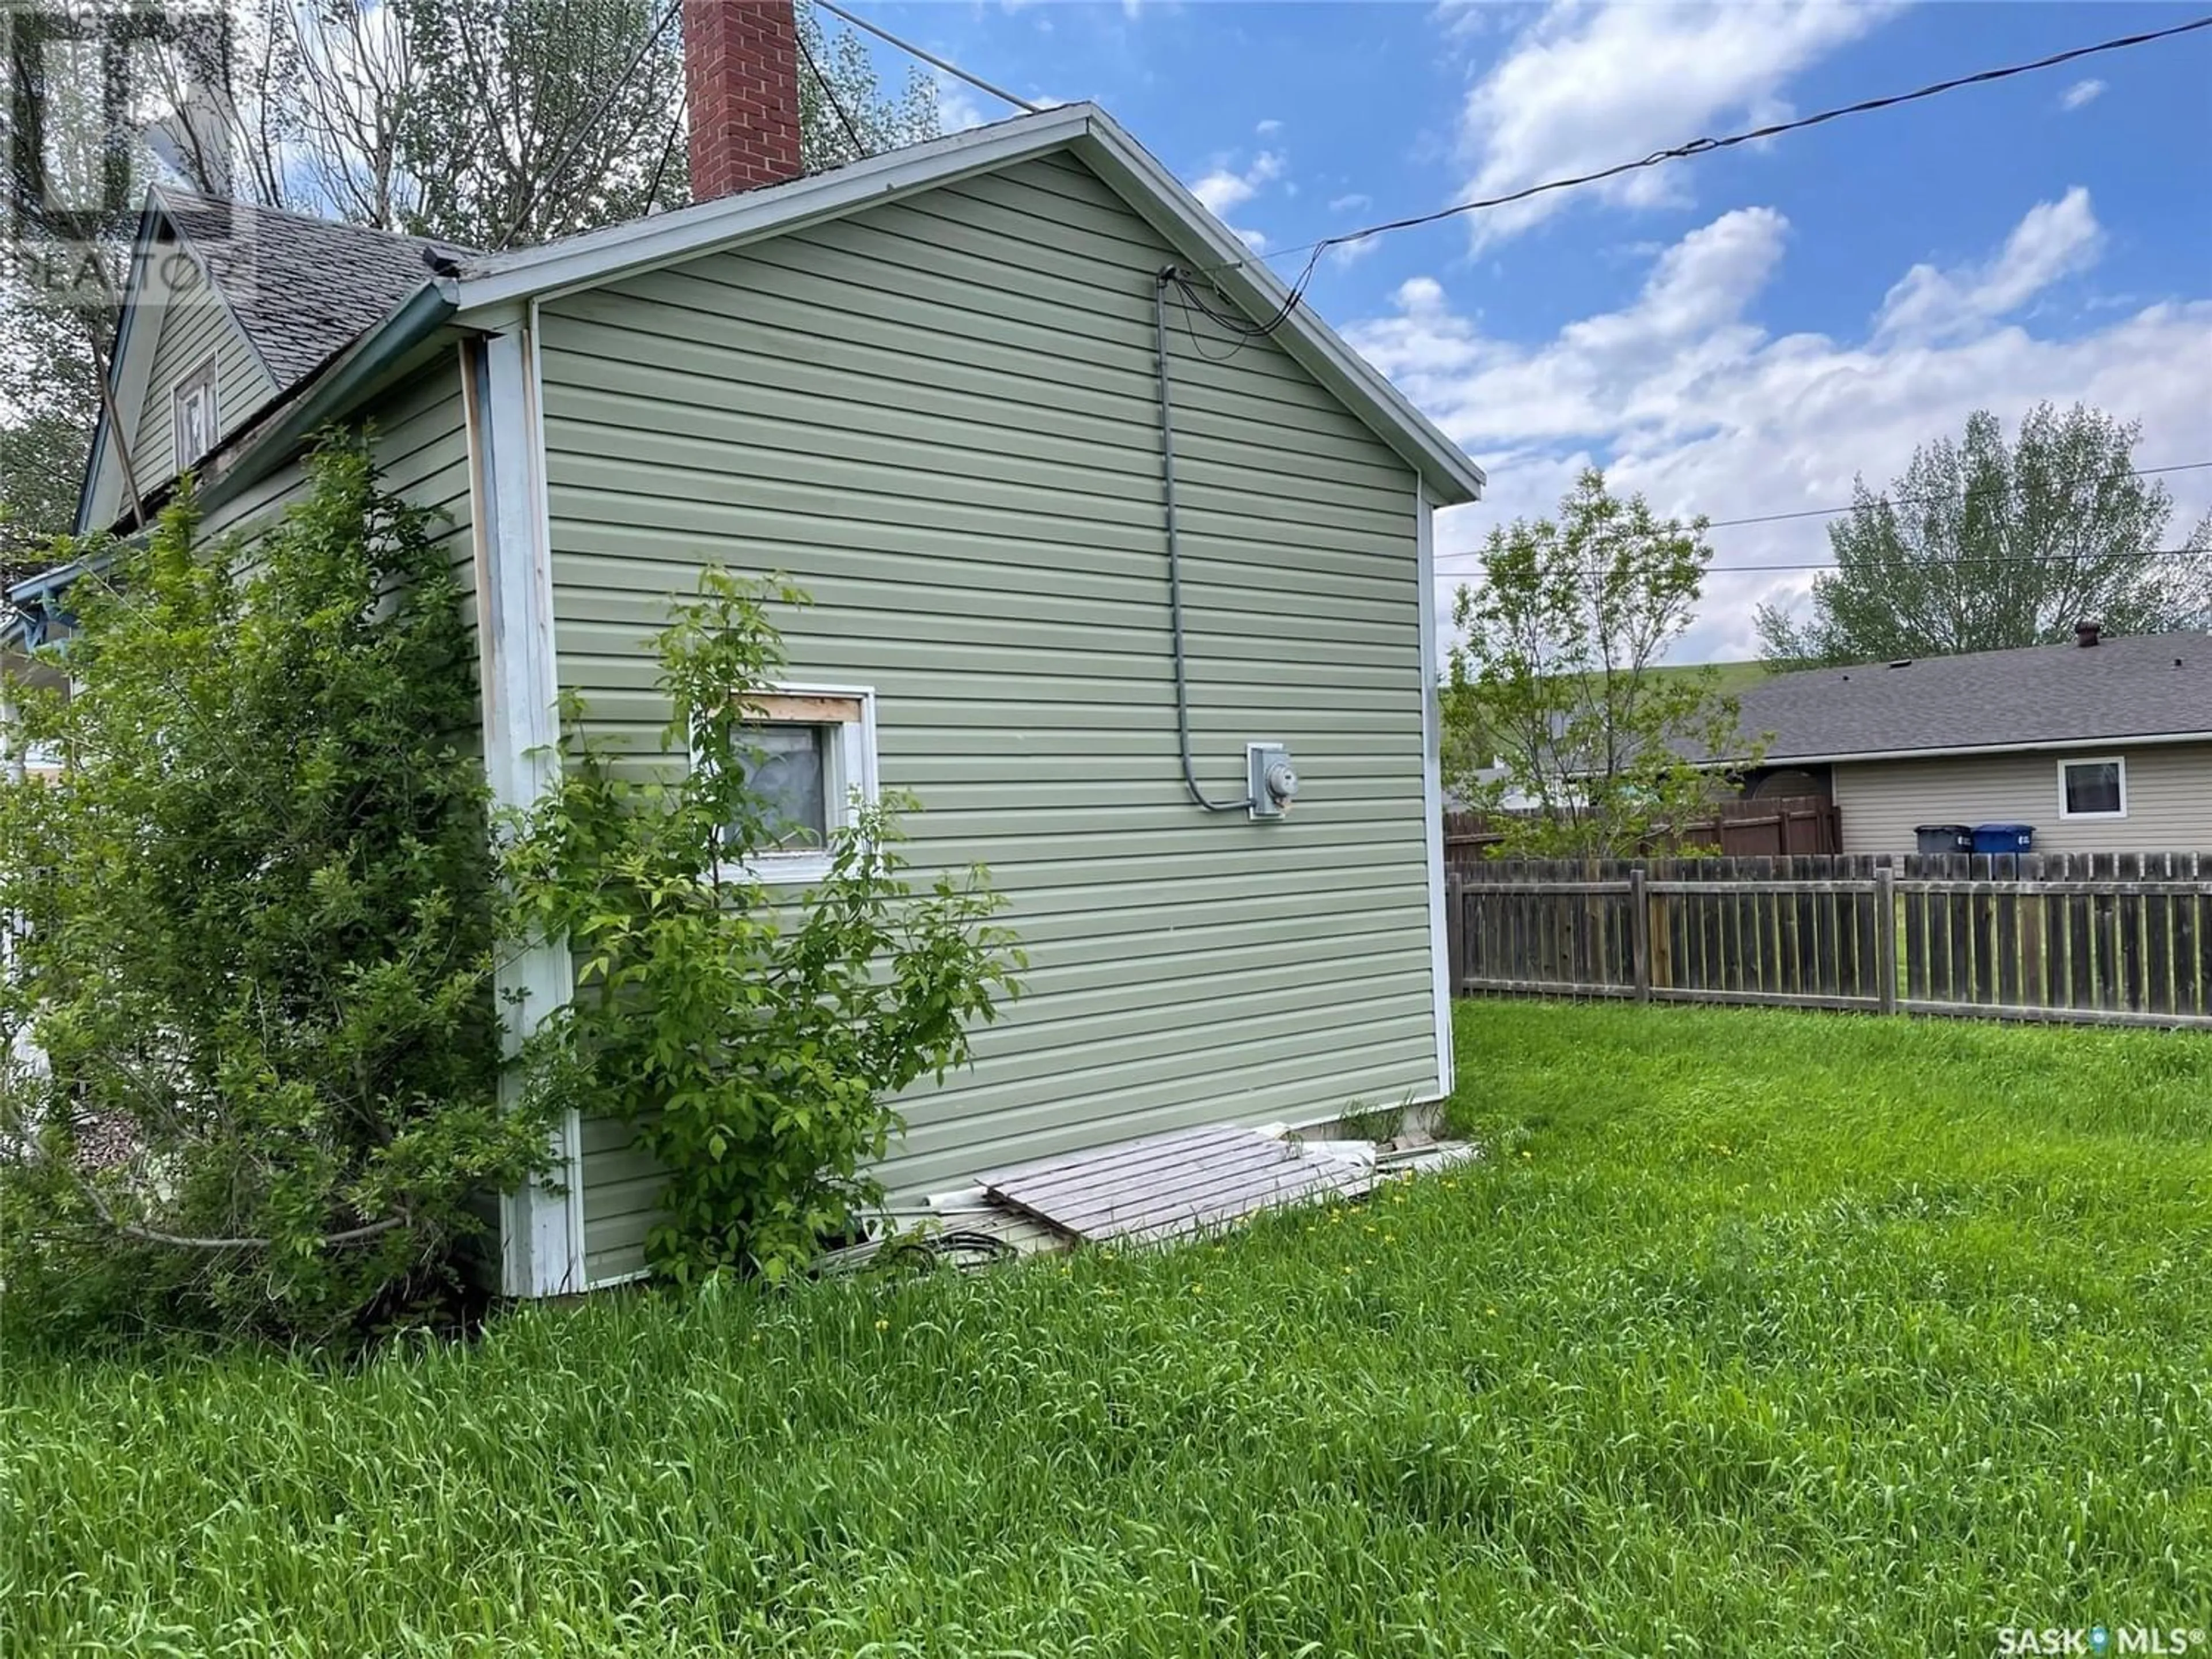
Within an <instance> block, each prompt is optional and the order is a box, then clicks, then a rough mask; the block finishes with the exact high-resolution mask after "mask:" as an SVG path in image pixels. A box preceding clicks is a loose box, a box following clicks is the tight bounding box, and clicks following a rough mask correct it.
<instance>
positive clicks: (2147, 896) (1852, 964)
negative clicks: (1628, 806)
mask: <svg viewBox="0 0 2212 1659" xmlns="http://www.w3.org/2000/svg"><path fill="white" fill-rule="evenodd" d="M1446 915H1447V919H1448V921H1449V929H1450V934H1451V939H1450V948H1451V963H1452V975H1453V983H1454V986H1455V988H1456V990H1457V991H1458V993H1459V994H1461V995H1462V996H1466V995H1477V994H1503V995H1523V996H1565V997H1623V998H1633V999H1635V1000H1639V1001H1661V1002H1724V1003H1743V1004H1762V1003H1765V1004H1777V1005H1781V1006H1790V1007H1803V1008H1850V1009H1861V1010H1865V1011H1869V1012H1903V1013H1917V1014H1936V1015H1946V1016H1951V1017H1956V1018H1976V1019H2035V1020H2073V1021H2081V1022H2085V1023H2090V1024H2116V1025H2169V1026H2201V1027H2206V1028H2212V854H2194V853H2185V854H2021V855H2017V856H2015V855H2004V856H1999V857H1990V856H1983V855H1974V854H1949V855H1944V856H1942V857H1921V856H1917V855H1916V856H1908V857H1904V858H1898V859H1891V858H1888V857H1887V856H1872V855H1859V856H1850V855H1835V856H1827V857H1815V856H1804V857H1798V858H1771V859H1770V858H1754V859H1726V858H1723V859H1661V860H1638V861H1635V862H1633V863H1629V862H1615V861H1602V860H1601V861H1591V862H1580V861H1572V862H1571V861H1564V860H1497V861H1495V862H1492V863H1487V864H1481V865H1474V866H1460V867H1458V868H1455V870H1453V871H1452V872H1451V873H1450V875H1449V894H1448V899H1447V908H1446Z"/></svg>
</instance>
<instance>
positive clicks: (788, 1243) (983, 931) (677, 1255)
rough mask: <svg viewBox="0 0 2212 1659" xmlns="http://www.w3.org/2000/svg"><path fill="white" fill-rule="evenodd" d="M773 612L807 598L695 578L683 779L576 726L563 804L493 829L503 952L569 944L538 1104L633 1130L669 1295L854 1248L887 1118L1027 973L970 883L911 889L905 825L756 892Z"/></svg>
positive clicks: (988, 898)
mask: <svg viewBox="0 0 2212 1659" xmlns="http://www.w3.org/2000/svg"><path fill="white" fill-rule="evenodd" d="M769 599H778V600H781V601H782V602H784V603H801V602H803V599H804V596H803V595H801V594H799V593H798V592H794V591H793V590H790V589H780V588H773V587H770V586H767V585H763V584H757V583H752V582H746V581H741V580H738V579H737V578H735V577H732V576H731V575H729V574H727V573H726V572H722V571H719V570H710V571H708V573H706V574H705V576H704V577H703V578H702V583H701V590H700V598H699V599H697V600H696V601H695V602H693V603H691V604H689V605H684V606H682V607H680V608H679V609H678V611H677V613H676V616H675V619H674V620H673V621H672V622H671V623H670V625H669V626H668V628H667V629H665V630H664V631H663V632H662V633H661V634H660V635H659V640H658V644H659V652H660V664H661V673H660V684H661V687H662V690H664V691H665V693H666V694H667V696H668V698H669V702H670V704H671V709H672V714H671V719H670V722H669V726H668V729H667V731H666V732H665V734H664V737H663V745H664V747H665V749H667V750H669V751H670V752H671V753H684V752H685V751H687V750H688V751H689V752H690V754H691V755H692V757H693V763H692V764H690V766H688V767H685V768H684V769H681V770H680V771H679V772H678V773H677V774H676V775H673V776H664V777H639V776H636V775H633V773H632V772H631V771H630V770H629V769H628V768H626V767H623V766H620V765H618V764H617V763H616V762H615V760H614V759H613V758H612V757H608V756H606V755H603V754H600V753H599V752H597V751H595V750H592V749H589V748H587V747H586V746H584V745H582V744H580V742H579V741H578V740H577V738H575V736H574V725H575V723H576V720H578V719H580V717H581V715H582V714H583V712H584V711H583V710H582V709H581V708H579V707H573V706H572V708H570V710H569V711H568V712H569V714H570V720H569V722H568V724H569V726H570V728H571V729H570V732H569V734H568V735H567V736H566V737H564V738H563V740H562V756H563V758H564V766H563V769H562V780H561V782H560V783H559V785H558V786H557V787H556V789H555V790H554V791H553V792H552V793H550V794H548V795H547V796H546V797H544V799H543V800H541V801H540V802H539V803H538V805H537V806H536V807H535V808H533V809H532V811H530V812H528V813H527V814H526V815H523V816H522V817H520V818H518V819H517V820H516V821H515V822H513V823H511V824H510V825H509V826H508V829H509V832H510V839H509V842H508V844H507V853H506V868H507V878H508V882H509V884H510V887H511V890H512V892H513V911H514V915H515V917H516V925H515V932H516V933H517V935H518V937H523V938H532V937H534V938H555V939H565V940H566V941H567V945H568V951H569V953H570V955H571V956H572V957H574V961H575V963H576V964H577V982H578V986H579V990H578V993H577V995H576V997H575V999H574V1001H572V1002H570V1003H568V1004H567V1005H565V1006H562V1008H560V1009H558V1010H556V1011H555V1012H554V1013H553V1014H552V1016H551V1017H550V1019H549V1020H548V1021H547V1023H546V1024H544V1025H543V1026H542V1027H541V1028H540V1029H539V1030H538V1032H537V1033H536V1034H535V1035H534V1036H532V1039H531V1041H530V1042H529V1043H528V1045H527V1047H526V1053H525V1063H526V1079H527V1087H528V1094H529V1097H530V1098H531V1100H532V1101H533V1102H534V1103H537V1105H538V1108H539V1109H555V1110H558V1109H566V1108H569V1107H574V1108H575V1109H579V1110H580V1111H582V1112H584V1113H585V1114H586V1115H593V1116H603V1115H609V1114H618V1115H622V1116H623V1117H625V1118H627V1119H629V1121H631V1122H632V1123H634V1124H635V1125H636V1126H637V1133H638V1140H639V1143H640V1145H641V1146H644V1147H645V1148H646V1149H647V1150H648V1151H650V1152H653V1154H654V1156H655V1157H656V1158H659V1161H660V1164H662V1166H663V1167H664V1168H665V1169H666V1170H667V1171H668V1181H667V1185H666V1187H665V1189H664V1191H663V1194H662V1197H661V1209H662V1219H661V1221H660V1223H659V1225H656V1226H655V1227H654V1228H653V1230H652V1231H651V1232H649V1233H648V1234H647V1237H646V1254H647V1258H648V1260H649V1261H651V1262H652V1263H653V1267H655V1268H656V1270H658V1271H659V1272H660V1273H665V1274H667V1275H669V1276H671V1277H673V1278H677V1279H690V1278H694V1277H696V1276H698V1275H700V1274H702V1273H711V1272H713V1271H714V1270H716V1269H718V1268H723V1267H739V1268H744V1269H748V1270H757V1271H759V1272H761V1273H765V1274H767V1275H768V1276H769V1277H770V1278H772V1279H773V1278H781V1277H782V1276H784V1275H785V1274H787V1273H790V1272H791V1271H792V1270H793V1269H794V1268H796V1267H799V1266H800V1265H802V1264H803V1263H804V1262H805V1261H807V1260H808V1259H809V1258H811V1256H812V1255H815V1253H816V1252H817V1251H818V1250H819V1249H821V1248H822V1246H823V1244H824V1243H831V1242H837V1241H842V1240H844V1239H848V1238H849V1237H852V1235H853V1234H854V1231H855V1230H856V1229H857V1228H858V1227H859V1225H860V1223H861V1219H862V1218H863V1216H864V1215H865V1214H866V1211H867V1210H868V1208H869V1207H870V1206H871V1205H872V1203H873V1202H874V1201H875V1200H877V1199H878V1198H879V1197H880V1196H881V1195H882V1188H881V1186H880V1184H879V1183H878V1182H877V1180H876V1179H875V1177H874V1176H872V1174H870V1173H869V1171H868V1170H867V1167H866V1166H867V1164H868V1163H869V1162H870V1161H871V1160H872V1159H876V1158H881V1157H882V1156H883V1155H884V1152H885V1151H886V1149H887V1148H888V1146H889V1145H890V1137H891V1136H892V1134H893V1133H896V1131H897V1130H898V1129H899V1127H901V1124H902V1120H901V1118H900V1115H899V1113H898V1109H897V1106H896V1096H897V1095H898V1093H899V1091H902V1090H903V1089H905V1088H906V1087H907V1086H908V1085H910V1084H913V1083H915V1082H916V1081H918V1080H919V1079H923V1078H926V1077H929V1078H936V1079H942V1078H943V1077H944V1075H945V1073H946V1072H947V1071H948V1070H949V1069H951V1067H953V1066H959V1065H962V1064H963V1063H965V1061H966V1060H967V1059H968V1054H969V1028H970V1025H971V1024H972V1022H975V1021H977V1020H982V1021H988V1020H991V1019H992V1018H995V1016H996V1013H997V1008H998V1004H999V1002H1000V1000H1001V999H1003V998H1005V997H1007V996H1010V995H1012V994H1015V993H1016V991H1017V990H1018V983H1017V980H1016V977H1015V976H1016V974H1017V972H1018V970H1019V969H1020V968H1021V967H1022V966H1023V965H1024V963H1023V957H1022V955H1021V952H1020V950H1019V948H1018V945H1017V944H1016V941H1015V939H1014V936H1013V935H1012V933H1010V932H1009V931H1007V930H1006V928H1004V927H1000V926H998V925H997V924H995V923H994V922H993V921H992V920H991V918H992V917H993V916H994V915H996V914H997V912H998V911H999V909H1000V907H1001V904H1002V902H1003V901H1001V900H1000V897H999V896H997V895H996V894H994V892H993V891H992V890H991V888H990V885H989V881H988V878H987V874H986V872H984V871H983V870H982V868H981V866H975V867H974V868H971V869H969V870H967V871H965V872H959V873H957V874H956V873H954V872H943V873H940V874H939V875H938V876H937V877H936V878H934V879H933V880H932V881H931V882H929V883H928V884H927V885H926V886H923V887H921V888H920V889H917V888H916V887H915V885H914V884H912V883H911V882H910V881H909V879H908V877H907V875H906V873H905V872H906V870H907V867H908V866H907V861H906V860H905V859H904V858H903V857H902V855H901V854H900V852H899V841H900V836H899V833H898V823H897V818H896V809H897V808H899V807H900V806H902V805H909V804H910V803H906V802H902V801H900V800H896V799H892V800H888V801H885V802H884V803H883V804H881V805H877V804H873V803H862V804H860V810H859V811H858V815H857V821H856V822H855V823H852V824H850V825H848V826H846V827H842V828H840V829H836V831H835V832H833V833H832V835H831V836H830V839H829V847H828V848H827V849H826V850H827V851H828V853H829V866H830V867H829V874H828V875H827V876H826V877H825V878H823V880H822V881H820V882H819V883H818V884H816V885H815V886H814V887H813V888H812V889H811V890H809V891H808V892H806V893H805V895H804V896H799V895H796V894H793V893H790V892H789V891H788V890H784V891H781V892H779V891H778V890H775V889H772V888H770V887H769V886H768V885H767V884H765V883H764V882H763V880H762V879H761V877H760V875H759V873H758V871H759V868H760V866H759V863H758V860H760V859H761V858H762V857H763V855H764V854H768V853H769V852H770V851H772V850H773V849H774V848H777V847H778V846H779V845H781V844H782V843H783V841H784V837H785V836H786V833H787V828H788V826H786V825H783V824H780V823H774V822H772V821H771V820H770V818H769V815H768V812H767V811H766V809H765V808H764V807H763V803H762V802H761V801H760V800H759V799H757V796H756V794H755V793H754V792H753V791H752V790H751V788H750V787H749V785H748V783H747V777H748V774H749V772H750V769H751V768H752V767H753V766H754V765H755V764H756V763H757V762H758V760H759V759H760V758H761V751H760V750H759V748H758V746H757V742H756V728H755V727H754V726H752V725H750V723H749V721H750V714H749V712H748V711H749V709H750V706H751V705H750V699H751V698H752V697H754V696H758V695H761V694H763V692H764V691H765V690H766V688H767V687H768V686H769V684H771V683H772V682H773V681H774V680H775V678H776V677H777V672H778V670H779V669H780V668H781V665H782V661H783V649H782V641H781V637H780V636H779V635H777V633H776V631H775V628H774V626H773V625H772V623H770V622H769V617H768V613H767V610H766V603H767V601H768V600H769Z"/></svg>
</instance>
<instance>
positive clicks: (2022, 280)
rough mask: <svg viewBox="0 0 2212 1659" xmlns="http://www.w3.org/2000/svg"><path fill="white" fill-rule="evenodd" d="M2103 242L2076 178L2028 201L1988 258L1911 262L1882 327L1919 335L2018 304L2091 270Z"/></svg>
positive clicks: (1889, 298)
mask: <svg viewBox="0 0 2212 1659" xmlns="http://www.w3.org/2000/svg"><path fill="white" fill-rule="evenodd" d="M2104 245H2105V233H2104V229H2103V228H2102V227H2101V226H2100V225H2099V224H2098V222H2097V216H2096V214H2095V212H2094V211H2093V210H2092V209H2091V208H2090V205H2089V192H2088V191H2086V190H2084V189H2082V188H2081V185H2075V187H2074V188H2073V189H2071V190H2069V191H2067V192H2066V194H2065V195H2063V196H2062V197H2059V199H2058V200H2057V201H2055V202H2039V203H2037V204H2035V206H2034V207H2033V208H2031V209H2029V210H2028V212H2027V217H2026V218H2024V219H2022V220H2021V222H2020V223H2019V224H2018V225H2016V226H2015V227H2014V228H2013V233H2012V234H2011V235H2010V236H2008V237H2007V238H2006V239H2005V245H2004V246H2003V247H2002V248H2001V249H1999V250H1998V252H1996V255H1995V257H1993V258H1990V260H1989V261H1988V262H1987V263H1986V264H1982V265H1979V266H1970V267H1964V268H1961V269H1958V270H1938V269H1937V268H1936V266H1934V265H1927V264H1920V265H1915V266H1913V267H1912V269H1911V270H1908V271H1907V272H1905V278H1904V280H1903V281H1902V282H1900V283H1898V284H1897V285H1896V286H1895V287H1894V288H1893V289H1890V290H1889V293H1888V294H1887V295H1886V296H1885V297H1884V298H1883V300H1882V302H1881V314H1880V316H1879V317H1878V318H1877V319H1876V321H1875V327H1876V330H1877V331H1878V332H1879V333H1881V334H1882V335H1885V336H1894V337H1911V338H1919V339H1936V338H1942V337H1945V336H1948V335H1953V334H1957V333H1960V332H1962V331H1968V330H1972V329H1973V328H1976V327H1978V326H1979V325H1982V324H1984V323H1986V322H1990V321H1993V320H1994V319H1997V318H2000V317H2002V316H2005V315H2007V314H2008V313H2011V312H2014V311H2017V310H2018V309H2019V308H2020V307H2021V306H2023V305H2025V304H2027V302H2028V301H2030V300H2032V299H2033V298H2034V297H2035V296H2036V295H2038V294H2040V293H2041V292H2042V291H2043V290H2044V289H2046V288H2048V287H2050V286H2051V283H2055V282H2057V281H2058V280H2059V279H2060V278H2062V277H2065V276H2072V275H2074V274H2075V272H2077V271H2081V270H2087V269H2088V268H2089V267H2090V266H2091V265H2093V264H2096V262H2097V257H2098V255H2099V254H2100V253H2101V252H2103V250H2104Z"/></svg>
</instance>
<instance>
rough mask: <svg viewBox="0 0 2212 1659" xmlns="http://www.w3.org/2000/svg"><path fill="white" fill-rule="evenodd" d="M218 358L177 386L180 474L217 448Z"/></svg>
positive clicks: (175, 403)
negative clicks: (216, 388) (216, 387)
mask: <svg viewBox="0 0 2212 1659" xmlns="http://www.w3.org/2000/svg"><path fill="white" fill-rule="evenodd" d="M215 380H216V373H215V359H214V358H212V357H210V358H209V359H208V360H207V361H206V362H204V363H202V364H201V365H200V366H199V367H198V368H196V369H194V370H193V371H192V372H191V374H187V375H185V378H184V379H183V380H179V382H178V383H177V391H176V396H175V398H174V400H173V410H174V416H175V421H176V443H177V471H179V472H182V471H184V470H185V468H186V467H188V466H191V465H193V464H194V463H195V462H197V461H198V460H199V459H201V458H202V457H203V456H204V455H205V454H206V453H208V451H210V450H211V449H213V448H214V447H215V435H216V404H215Z"/></svg>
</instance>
